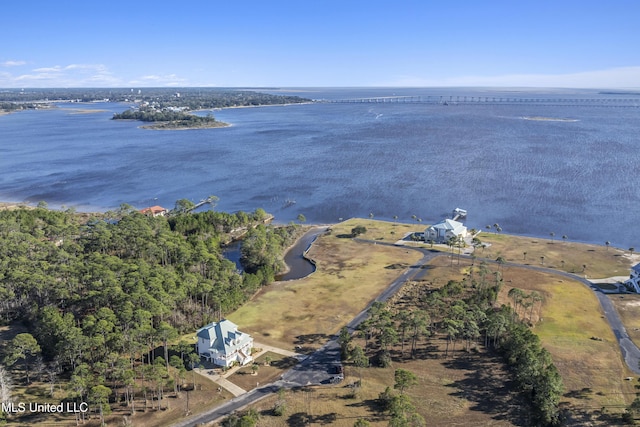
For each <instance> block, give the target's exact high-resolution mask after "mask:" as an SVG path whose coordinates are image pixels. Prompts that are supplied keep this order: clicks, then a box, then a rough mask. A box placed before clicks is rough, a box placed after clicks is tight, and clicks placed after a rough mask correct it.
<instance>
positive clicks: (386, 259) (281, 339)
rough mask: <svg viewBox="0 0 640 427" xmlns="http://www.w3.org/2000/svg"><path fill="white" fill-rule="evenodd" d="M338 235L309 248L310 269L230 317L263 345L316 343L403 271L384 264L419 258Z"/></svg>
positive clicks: (273, 287) (406, 263) (270, 288)
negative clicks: (312, 267)
mask: <svg viewBox="0 0 640 427" xmlns="http://www.w3.org/2000/svg"><path fill="white" fill-rule="evenodd" d="M337 236H338V234H337V233H336V232H335V231H333V232H332V233H331V234H330V235H324V236H321V237H319V238H318V240H317V241H316V243H315V244H314V245H313V247H312V248H311V251H310V252H309V257H311V258H313V259H314V260H315V261H316V264H317V267H318V269H317V271H316V272H315V273H314V274H312V275H311V276H309V277H306V278H304V279H300V280H293V281H288V282H277V283H274V284H272V285H269V286H267V287H265V288H264V289H263V290H262V291H261V292H260V293H259V294H258V295H256V296H255V297H254V298H253V299H252V300H251V301H249V302H248V303H247V304H245V305H244V306H243V307H241V308H240V309H238V310H237V311H235V312H234V313H233V314H231V315H230V316H228V317H229V319H230V320H231V321H233V322H234V323H236V324H238V325H239V327H240V329H241V330H242V331H246V332H248V333H250V334H253V335H254V336H256V337H257V339H259V340H260V341H261V342H265V343H266V344H270V345H274V346H276V347H281V348H285V349H289V350H293V349H294V348H295V347H296V346H306V347H309V348H317V347H319V346H320V345H322V344H324V342H326V339H327V338H328V336H329V335H331V334H334V333H336V332H338V331H339V330H340V328H341V327H342V326H344V325H345V324H346V323H347V322H349V321H350V320H351V319H352V318H353V317H355V316H356V315H357V314H358V313H359V312H360V311H361V310H362V309H364V308H365V307H366V306H367V304H369V303H370V302H371V301H372V300H373V299H375V298H376V296H377V295H378V294H380V292H382V291H383V290H384V289H385V288H386V287H387V286H388V285H389V283H391V282H392V281H393V280H394V279H395V278H396V277H397V276H398V275H400V274H401V273H402V272H403V269H402V268H385V267H389V266H391V265H392V264H398V263H400V264H402V266H407V267H408V266H409V265H411V264H412V263H414V262H416V261H417V260H418V259H420V254H419V253H417V252H415V251H409V250H407V249H404V248H399V247H390V246H383V245H372V244H367V243H358V242H355V241H353V239H349V238H341V237H337Z"/></svg>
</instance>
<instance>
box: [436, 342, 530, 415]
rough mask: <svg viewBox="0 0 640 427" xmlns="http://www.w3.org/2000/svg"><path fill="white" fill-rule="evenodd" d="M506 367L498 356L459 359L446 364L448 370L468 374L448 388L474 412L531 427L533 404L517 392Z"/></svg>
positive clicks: (477, 355)
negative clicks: (503, 367) (501, 369)
mask: <svg viewBox="0 0 640 427" xmlns="http://www.w3.org/2000/svg"><path fill="white" fill-rule="evenodd" d="M503 365H504V363H503V362H502V360H501V359H500V358H499V357H498V356H497V355H492V354H488V353H482V354H471V355H465V356H458V357H456V358H455V359H451V360H448V361H446V362H444V366H446V367H447V368H448V369H456V370H458V371H459V372H466V374H465V377H464V378H463V379H460V380H457V381H454V382H452V383H451V384H449V385H448V386H449V387H451V388H454V389H457V391H453V392H452V393H450V395H451V396H456V397H459V398H461V399H464V400H467V401H469V402H471V403H472V404H471V405H470V408H469V409H471V410H473V411H479V412H483V413H485V414H490V415H491V416H492V418H493V419H495V420H501V421H508V422H510V423H512V424H514V425H517V426H525V425H529V423H530V419H529V417H528V416H527V415H528V413H530V412H531V411H530V410H526V408H528V407H529V406H530V404H529V403H528V402H527V401H526V400H525V399H524V398H523V396H522V395H521V394H520V393H518V392H517V391H516V390H517V389H516V385H515V382H514V381H513V380H512V379H511V378H509V376H508V374H507V373H505V372H500V367H501V366H503Z"/></svg>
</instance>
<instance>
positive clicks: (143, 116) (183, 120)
mask: <svg viewBox="0 0 640 427" xmlns="http://www.w3.org/2000/svg"><path fill="white" fill-rule="evenodd" d="M113 120H139V121H142V122H150V123H153V124H150V125H145V126H142V128H143V129H156V130H176V129H207V128H218V127H226V126H229V124H228V123H224V122H219V121H217V120H216V119H215V117H213V115H212V114H207V115H206V116H196V115H195V114H189V113H185V112H182V111H172V110H169V109H165V110H156V109H152V108H149V107H146V108H140V109H136V110H134V109H129V110H125V111H123V112H122V113H116V114H114V115H113Z"/></svg>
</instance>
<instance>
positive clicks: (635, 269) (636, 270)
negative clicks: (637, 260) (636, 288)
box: [631, 264, 640, 274]
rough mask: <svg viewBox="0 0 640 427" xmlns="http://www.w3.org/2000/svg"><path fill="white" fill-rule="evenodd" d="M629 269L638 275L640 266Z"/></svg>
mask: <svg viewBox="0 0 640 427" xmlns="http://www.w3.org/2000/svg"><path fill="white" fill-rule="evenodd" d="M631 269H632V270H633V271H635V272H636V273H638V274H640V264H636V265H634V266H633V267H631Z"/></svg>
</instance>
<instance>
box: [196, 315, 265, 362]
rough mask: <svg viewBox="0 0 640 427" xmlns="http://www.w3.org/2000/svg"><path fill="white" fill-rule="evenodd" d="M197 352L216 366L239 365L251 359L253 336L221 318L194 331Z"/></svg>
mask: <svg viewBox="0 0 640 427" xmlns="http://www.w3.org/2000/svg"><path fill="white" fill-rule="evenodd" d="M196 338H197V340H198V342H197V344H196V346H197V351H198V354H199V355H200V356H201V357H204V358H205V359H207V360H208V361H210V362H212V363H214V364H216V365H218V366H231V365H232V364H233V363H234V362H238V363H239V364H240V365H241V366H243V365H246V364H248V363H250V362H252V361H253V358H252V357H251V348H252V347H253V338H252V337H251V336H250V335H249V334H246V333H244V332H240V331H239V330H238V325H236V324H235V323H233V322H231V321H230V320H226V319H225V320H221V321H220V322H213V323H210V324H208V325H207V326H204V327H202V328H200V329H198V331H197V332H196Z"/></svg>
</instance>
